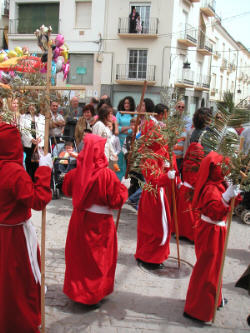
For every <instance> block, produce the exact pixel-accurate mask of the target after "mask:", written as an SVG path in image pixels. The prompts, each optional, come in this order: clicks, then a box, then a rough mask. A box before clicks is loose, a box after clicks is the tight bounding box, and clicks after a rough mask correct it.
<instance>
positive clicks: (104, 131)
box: [92, 105, 118, 163]
mask: <svg viewBox="0 0 250 333" xmlns="http://www.w3.org/2000/svg"><path fill="white" fill-rule="evenodd" d="M112 116H113V115H112V108H110V107H108V106H107V105H103V106H102V107H101V108H100V110H99V116H98V121H97V122H96V123H95V125H94V126H93V130H92V133H93V134H95V135H99V136H101V137H103V138H106V139H107V142H106V144H105V150H104V152H105V155H106V157H107V160H108V161H109V162H110V163H112V162H111V161H115V160H117V159H118V158H117V156H116V154H115V151H114V149H113V146H112V144H111V137H112V133H111V131H110V129H109V128H108V127H107V125H108V122H110V121H111V122H112Z"/></svg>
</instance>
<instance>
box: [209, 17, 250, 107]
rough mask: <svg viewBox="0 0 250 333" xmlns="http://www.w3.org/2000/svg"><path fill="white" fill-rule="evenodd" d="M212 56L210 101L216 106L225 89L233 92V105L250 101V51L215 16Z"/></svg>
mask: <svg viewBox="0 0 250 333" xmlns="http://www.w3.org/2000/svg"><path fill="white" fill-rule="evenodd" d="M212 34H213V50H214V51H213V57H212V64H211V87H210V88H211V89H210V102H211V105H212V106H215V104H216V102H217V101H221V100H222V99H223V95H224V93H225V92H226V91H230V92H231V93H232V94H233V95H234V101H235V104H239V103H241V106H246V105H247V104H249V102H250V100H249V95H250V84H249V83H250V75H249V74H250V69H249V66H250V53H249V52H248V50H247V49H246V48H245V47H244V46H243V45H242V44H241V43H240V42H236V41H235V40H234V39H233V38H232V36H230V34H229V33H228V32H227V30H226V29H225V28H223V26H222V25H221V22H220V19H219V18H216V19H215V20H214V22H213V24H212Z"/></svg>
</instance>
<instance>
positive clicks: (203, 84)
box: [194, 74, 211, 91]
mask: <svg viewBox="0 0 250 333" xmlns="http://www.w3.org/2000/svg"><path fill="white" fill-rule="evenodd" d="M210 79H211V77H210V76H208V75H201V74H198V75H197V78H196V84H195V87H194V90H197V91H209V88H210Z"/></svg>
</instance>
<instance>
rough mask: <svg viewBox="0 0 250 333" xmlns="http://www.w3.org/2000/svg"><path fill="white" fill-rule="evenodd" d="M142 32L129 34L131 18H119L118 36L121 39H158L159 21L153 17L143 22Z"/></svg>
mask: <svg viewBox="0 0 250 333" xmlns="http://www.w3.org/2000/svg"><path fill="white" fill-rule="evenodd" d="M141 25H142V31H141V33H130V32H129V18H128V17H119V22H118V32H117V33H118V36H119V37H121V38H133V39H135V38H157V34H158V25H159V19H158V18H153V17H151V18H150V19H149V20H147V21H143V20H142V22H141Z"/></svg>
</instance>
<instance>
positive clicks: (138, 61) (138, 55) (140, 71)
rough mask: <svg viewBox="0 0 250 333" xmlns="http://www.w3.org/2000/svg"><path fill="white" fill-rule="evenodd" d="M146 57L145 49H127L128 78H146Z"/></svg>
mask: <svg viewBox="0 0 250 333" xmlns="http://www.w3.org/2000/svg"><path fill="white" fill-rule="evenodd" d="M147 57H148V51H147V50H129V65H128V78H129V79H138V80H143V79H146V78H147Z"/></svg>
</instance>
